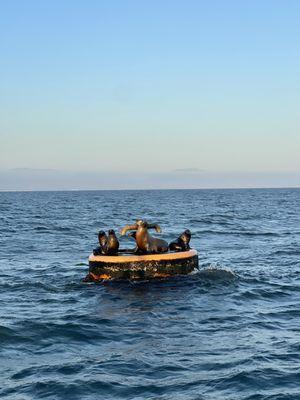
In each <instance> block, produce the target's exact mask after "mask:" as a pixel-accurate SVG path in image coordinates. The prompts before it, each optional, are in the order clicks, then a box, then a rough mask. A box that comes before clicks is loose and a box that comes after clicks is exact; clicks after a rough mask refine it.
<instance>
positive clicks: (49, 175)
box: [0, 168, 300, 191]
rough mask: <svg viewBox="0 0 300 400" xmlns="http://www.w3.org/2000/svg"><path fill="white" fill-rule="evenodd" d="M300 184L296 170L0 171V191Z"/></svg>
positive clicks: (297, 185) (26, 169) (238, 186)
mask: <svg viewBox="0 0 300 400" xmlns="http://www.w3.org/2000/svg"><path fill="white" fill-rule="evenodd" d="M276 187H300V172H299V171H281V172H280V171H279V172H266V171H261V172H260V171H255V172H254V171H252V172H251V171H249V172H247V171H243V172H242V171H224V172H222V171H208V170H202V169H197V168H185V169H177V170H174V171H170V172H162V173H158V172H138V173H134V172H103V171H102V172H74V171H72V172H70V171H61V170H55V169H31V168H15V169H7V170H0V190H1V191H23V190H24V191H27V190H28V191H31V190H32V191H33V190H105V189H107V190H110V189H120V190H121V189H202V188H203V189H206V188H207V189H217V188H276Z"/></svg>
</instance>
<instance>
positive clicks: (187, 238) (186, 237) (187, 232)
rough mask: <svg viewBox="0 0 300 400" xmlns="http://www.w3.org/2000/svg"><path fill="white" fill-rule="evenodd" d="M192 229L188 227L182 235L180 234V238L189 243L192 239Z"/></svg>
mask: <svg viewBox="0 0 300 400" xmlns="http://www.w3.org/2000/svg"><path fill="white" fill-rule="evenodd" d="M191 236H192V234H191V231H190V230H189V229H186V230H185V231H184V232H183V233H182V234H181V235H180V239H182V240H183V241H184V242H185V243H189V241H190V240H191Z"/></svg>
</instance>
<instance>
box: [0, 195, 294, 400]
mask: <svg viewBox="0 0 300 400" xmlns="http://www.w3.org/2000/svg"><path fill="white" fill-rule="evenodd" d="M299 210H300V190H298V189H276V190H271V189H265V190H258V189H257V190H254V189H253V190H178V191H175V190H174V191H172V190H166V191H86V192H27V193H21V192H19V193H4V192H2V193H0V372H1V373H0V398H3V399H11V400H12V399H13V400H26V399H44V398H47V399H72V400H75V399H80V400H81V399H105V400H106V399H114V400H118V399H135V400H137V399H175V400H176V399H178V400H188V399H199V400H200V399H205V400H206V399H207V400H219V399H222V400H223V399H287V400H291V399H300V211H299ZM137 218H147V219H148V220H149V221H153V222H158V223H159V224H160V225H161V227H162V230H163V233H162V234H161V237H163V238H165V239H167V240H171V239H174V238H176V237H177V236H178V234H179V233H180V232H181V231H183V230H184V229H186V228H189V229H190V230H191V231H192V234H193V236H192V241H191V244H192V247H194V248H196V249H197V250H198V252H199V261H200V268H199V271H198V272H197V273H195V274H192V275H189V276H186V277H180V278H179V277H177V278H174V279H169V280H162V281H154V282H139V283H134V282H104V283H102V284H86V283H82V282H81V280H82V278H84V277H85V275H86V273H87V271H88V263H87V258H88V255H89V254H90V252H91V250H92V248H93V247H95V246H96V245H97V232H98V230H100V229H105V230H106V229H108V228H115V229H116V230H119V229H120V228H121V227H122V226H123V225H125V224H127V223H131V222H134V221H135V220H136V219H137ZM121 243H122V246H126V247H128V244H129V243H131V244H132V245H133V242H132V241H131V242H130V240H129V239H125V238H124V239H122V241H121Z"/></svg>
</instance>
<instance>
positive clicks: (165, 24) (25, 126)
mask: <svg viewBox="0 0 300 400" xmlns="http://www.w3.org/2000/svg"><path fill="white" fill-rule="evenodd" d="M299 21H300V2H299V1H290V0H288V1H285V2H284V1H277V0H272V1H268V0H265V1H251V2H244V1H230V0H228V1H223V0H222V1H148V2H146V1H126V0H123V1H113V0H112V1H100V0H98V1H91V0H85V1H83V0H81V1H76V0H72V1H64V0H60V1H55V0H51V1H32V0H26V1H23V0H19V1H17V0H12V1H3V2H1V11H0V53H1V63H0V170H7V169H11V168H34V169H35V168H37V169H58V170H63V171H83V172H86V171H92V172H97V171H107V172H112V173H114V172H116V173H118V172H120V171H123V172H128V173H129V174H130V173H131V171H133V170H135V169H137V170H138V171H139V172H140V173H143V172H145V173H157V174H159V173H169V172H172V171H174V170H177V169H180V170H185V169H187V171H188V172H189V171H190V170H189V169H191V168H192V169H195V170H199V171H200V170H201V171H203V170H204V171H210V172H211V171H215V172H218V171H220V172H222V173H224V171H225V172H226V171H228V172H230V171H235V172H237V171H238V172H239V173H240V172H243V171H245V172H247V173H248V172H251V173H252V172H257V173H265V172H272V173H276V172H283V173H288V172H289V171H292V173H293V174H294V173H295V172H299V171H300V161H299V160H300V156H299V155H300V111H299V105H300V23H299ZM181 172H182V171H181ZM245 179H247V178H245Z"/></svg>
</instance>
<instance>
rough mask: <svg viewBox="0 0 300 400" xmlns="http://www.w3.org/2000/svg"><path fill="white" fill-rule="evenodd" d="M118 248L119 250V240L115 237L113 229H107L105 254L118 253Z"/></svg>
mask: <svg viewBox="0 0 300 400" xmlns="http://www.w3.org/2000/svg"><path fill="white" fill-rule="evenodd" d="M118 250H119V241H118V239H117V236H116V234H115V231H114V230H113V229H110V230H109V231H108V237H107V246H106V254H108V255H114V254H118Z"/></svg>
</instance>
